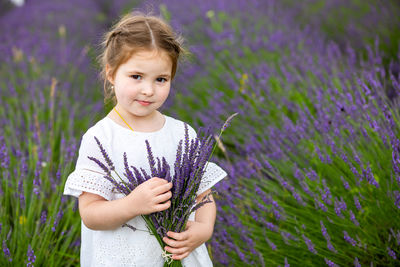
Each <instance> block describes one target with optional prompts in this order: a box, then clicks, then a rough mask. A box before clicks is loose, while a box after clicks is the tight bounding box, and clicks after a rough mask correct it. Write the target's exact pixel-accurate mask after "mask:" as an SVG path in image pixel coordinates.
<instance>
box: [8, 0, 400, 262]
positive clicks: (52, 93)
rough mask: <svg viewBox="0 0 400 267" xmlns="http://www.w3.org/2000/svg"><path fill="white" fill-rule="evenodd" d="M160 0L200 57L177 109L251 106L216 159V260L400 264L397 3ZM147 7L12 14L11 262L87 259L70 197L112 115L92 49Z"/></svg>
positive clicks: (100, 5) (185, 74) (211, 116)
mask: <svg viewBox="0 0 400 267" xmlns="http://www.w3.org/2000/svg"><path fill="white" fill-rule="evenodd" d="M149 4H150V5H151V4H152V5H153V7H154V8H155V11H156V13H157V12H158V11H159V12H160V13H161V14H163V15H164V17H165V18H166V19H168V20H170V22H171V23H172V25H173V26H174V28H177V29H178V30H179V31H181V32H182V33H183V35H184V36H185V37H186V38H187V40H188V42H187V44H189V49H190V50H191V51H192V52H193V55H194V57H193V58H192V60H191V61H190V62H187V63H185V65H183V66H182V68H181V69H180V73H178V75H177V76H176V80H175V81H174V84H173V87H174V88H173V90H171V94H172V95H171V97H170V100H169V102H168V106H167V109H166V110H165V111H166V112H167V113H170V114H171V115H175V116H177V117H179V118H181V119H182V120H184V121H188V122H190V123H191V124H192V125H194V126H196V127H197V126H199V125H209V126H211V127H213V126H215V125H217V124H218V123H219V120H221V119H222V118H224V117H226V115H227V114H230V113H232V112H236V111H239V112H240V113H241V118H240V121H239V120H238V121H236V122H234V123H233V124H232V126H231V129H232V131H230V132H228V133H227V134H225V135H224V138H223V139H220V140H219V142H218V146H219V148H220V149H219V150H217V151H216V154H215V156H216V157H215V161H216V162H217V163H218V164H219V165H221V166H222V167H223V168H224V169H226V170H228V172H229V176H230V177H229V179H227V180H226V181H223V182H221V183H219V184H217V187H216V189H217V190H218V191H219V192H220V194H219V196H216V198H215V199H216V201H217V202H218V203H217V207H218V216H217V222H216V227H215V231H214V236H213V239H212V241H211V242H210V244H208V246H209V251H210V253H211V255H212V259H213V262H214V264H215V265H216V266H226V265H240V266H246V265H259V266H263V265H267V266H269V265H274V266H276V265H282V266H283V265H285V266H287V265H289V264H290V265H292V266H296V265H299V266H304V265H316V266H319V265H328V266H335V265H354V266H360V265H369V266H370V265H371V262H372V264H374V265H389V266H390V265H392V266H395V265H398V259H399V253H400V251H399V246H400V244H399V238H400V234H399V230H400V227H399V225H398V223H397V222H398V221H399V211H398V204H399V198H400V190H399V185H398V176H399V175H398V160H399V157H398V153H399V149H398V144H399V142H398V138H397V136H398V128H399V114H398V110H399V103H398V94H399V91H398V90H399V70H400V67H399V66H400V65H399V63H400V62H399V61H400V59H399V56H398V54H399V52H398V40H399V38H398V36H399V35H398V25H399V16H398V15H397V14H398V12H399V5H398V3H397V2H396V1H384V2H374V1H369V0H367V1H362V2H361V1H356V0H354V1H353V0H351V1H341V0H323V1H301V2H299V1H273V0H266V1H259V0H251V1H224V0H223V1H217V2H216V1H201V2H200V1H196V2H193V1H191V2H182V1H180V2H177V1H174V0H166V1H163V2H162V3H160V2H159V1H144V2H143V3H142V4H141V8H142V9H144V10H147V9H148V8H147V6H149ZM194 5H195V6H196V8H193V6H194ZM135 6H136V3H133V2H130V1H122V0H121V1H112V2H110V1H96V2H94V1H83V2H82V1H80V2H79V3H78V2H77V3H75V2H73V3H72V4H70V3H68V4H66V3H62V2H60V1H45V0H37V1H33V2H32V1H26V4H25V5H24V6H22V7H21V8H13V9H11V10H9V11H7V12H6V13H3V14H2V16H1V17H0V21H1V23H0V30H1V32H2V34H1V37H0V39H1V42H0V56H1V58H2V63H0V77H1V79H0V88H1V90H0V136H1V137H0V160H1V161H0V172H1V182H0V185H1V187H0V188H1V190H0V201H1V209H0V237H1V246H2V252H1V253H0V254H1V256H0V265H1V266H15V265H25V264H26V265H28V264H32V265H34V264H36V265H38V266H39V265H55V266H71V265H72V266H74V265H76V264H77V263H78V262H79V249H78V248H79V232H80V231H79V214H78V213H77V212H76V206H75V203H74V202H73V201H71V200H70V199H69V200H68V201H65V200H66V199H64V198H61V194H62V188H63V185H64V182H65V178H66V174H68V173H70V171H71V170H72V168H73V162H74V160H75V159H76V153H77V151H76V146H77V144H78V142H79V137H80V136H81V134H82V132H83V131H85V130H86V129H87V128H88V127H89V126H90V125H92V124H93V122H95V121H96V120H97V119H99V118H101V117H102V116H103V115H104V111H102V109H103V104H102V96H101V93H100V92H101V90H102V89H101V88H102V87H101V86H102V85H101V84H100V83H99V82H98V81H97V80H96V76H95V73H96V72H95V70H94V69H93V64H92V62H91V58H94V57H93V55H94V54H96V53H95V49H94V48H95V47H94V45H93V43H88V42H95V43H97V38H98V37H99V36H98V33H100V32H102V31H103V29H105V27H107V26H108V25H109V24H110V22H111V21H110V19H114V18H115V17H116V16H117V15H118V14H120V11H121V9H125V8H128V9H130V8H132V7H135ZM125 10H126V9H125ZM187 10H193V12H187ZM71 14H73V15H71ZM377 36H379V37H380V38H379V39H377V38H376V37H377ZM332 40H334V41H335V42H332ZM366 44H367V45H366ZM382 51H383V52H384V53H382ZM53 78H54V79H53ZM106 112H107V110H106ZM324 210H326V211H324ZM353 245H355V246H353Z"/></svg>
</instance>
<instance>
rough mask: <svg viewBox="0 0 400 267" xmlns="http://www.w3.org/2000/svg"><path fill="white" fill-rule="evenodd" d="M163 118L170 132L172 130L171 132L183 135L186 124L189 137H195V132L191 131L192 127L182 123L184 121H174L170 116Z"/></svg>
mask: <svg viewBox="0 0 400 267" xmlns="http://www.w3.org/2000/svg"><path fill="white" fill-rule="evenodd" d="M164 116H165V117H166V120H168V123H169V128H170V130H172V131H173V132H175V133H178V132H182V133H184V131H185V124H186V125H187V126H188V130H189V136H191V137H192V136H196V131H195V130H194V129H193V127H192V126H191V125H190V124H189V123H187V122H184V121H182V120H179V119H176V118H173V117H170V116H166V115H164ZM166 123H167V122H166Z"/></svg>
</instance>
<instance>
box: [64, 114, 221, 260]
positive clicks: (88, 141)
mask: <svg viewBox="0 0 400 267" xmlns="http://www.w3.org/2000/svg"><path fill="white" fill-rule="evenodd" d="M164 116H165V115H164ZM94 136H96V137H97V138H98V139H99V140H100V142H101V143H102V145H103V147H104V148H105V150H106V151H107V153H108V154H109V156H110V158H111V159H112V160H113V162H114V165H115V169H116V171H117V173H119V174H120V175H122V174H123V173H124V164H123V153H124V152H126V153H127V157H128V162H129V164H130V165H133V166H135V167H141V168H143V169H145V170H146V172H147V173H150V169H149V166H148V160H147V150H146V145H145V140H148V141H149V143H150V145H151V148H152V151H153V155H154V156H155V157H162V156H164V157H165V159H166V160H167V162H168V164H170V166H173V164H174V162H175V157H176V149H177V146H178V143H179V140H181V139H183V137H184V124H183V122H182V121H179V120H177V119H174V118H172V117H169V116H165V123H164V126H163V128H161V129H160V130H158V131H156V132H149V133H145V132H132V131H131V130H130V129H127V128H124V127H122V126H121V125H119V124H117V123H115V122H114V121H113V120H111V119H110V118H108V117H104V118H103V119H102V120H100V121H98V122H97V123H96V124H95V125H94V126H93V127H91V128H90V129H89V130H88V131H87V132H86V133H85V134H84V135H83V137H82V141H81V146H80V148H79V155H78V160H77V163H76V167H75V170H74V171H73V172H72V173H71V174H70V175H69V176H68V178H67V181H66V184H65V188H64V194H65V195H71V196H74V197H79V196H80V195H81V194H82V192H83V191H85V192H89V193H94V194H97V195H100V196H102V197H104V198H105V199H107V200H115V199H118V198H122V197H123V195H122V194H120V193H118V192H113V190H112V188H113V186H112V184H111V183H110V182H109V181H108V180H107V179H105V178H104V177H103V176H104V175H103V171H102V170H101V169H100V168H99V167H98V166H97V164H95V163H94V162H93V161H91V160H89V159H88V158H87V157H88V156H93V157H96V158H98V159H100V160H102V161H104V159H103V157H102V155H101V153H100V150H99V148H98V146H97V143H96V141H95V139H94ZM189 136H190V138H194V137H195V136H196V132H195V131H194V130H193V129H192V128H191V127H189ZM226 175H227V174H226V172H225V171H224V170H223V169H221V168H220V167H219V166H217V165H216V164H214V163H212V162H209V164H208V166H207V169H206V172H205V174H204V177H203V179H202V181H201V184H200V187H199V190H198V192H197V194H198V195H199V194H201V193H203V192H205V191H206V190H207V189H210V188H211V187H212V186H213V185H215V184H216V183H217V182H218V181H220V180H221V179H223V178H224V177H226ZM194 215H195V214H194V213H192V214H191V215H190V218H189V220H194ZM127 223H128V224H129V225H132V226H133V227H135V228H136V229H137V230H136V231H133V230H132V229H130V228H128V227H119V228H117V229H115V230H105V231H103V230H102V231H95V230H91V229H89V228H87V227H86V226H85V225H84V223H83V222H82V223H81V225H82V230H81V231H82V233H81V255H80V257H81V266H82V267H88V266H113V267H115V266H163V264H164V260H163V258H162V249H161V246H160V245H159V244H158V242H157V240H156V238H155V237H154V236H152V235H150V233H149V232H148V230H147V227H146V224H145V221H144V220H143V219H142V217H141V216H137V217H135V218H133V219H131V220H130V221H129V222H127ZM182 264H183V266H188V267H196V266H202V267H204V266H212V262H211V260H210V257H209V255H208V252H207V249H206V246H205V244H202V245H201V246H199V247H198V248H196V249H195V250H193V251H192V252H191V253H190V254H189V256H188V257H186V258H185V259H183V260H182Z"/></svg>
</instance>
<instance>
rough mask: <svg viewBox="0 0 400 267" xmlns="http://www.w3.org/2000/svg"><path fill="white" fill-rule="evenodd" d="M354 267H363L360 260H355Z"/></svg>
mask: <svg viewBox="0 0 400 267" xmlns="http://www.w3.org/2000/svg"><path fill="white" fill-rule="evenodd" d="M354 267H361V264H360V262H359V261H358V258H357V257H355V258H354Z"/></svg>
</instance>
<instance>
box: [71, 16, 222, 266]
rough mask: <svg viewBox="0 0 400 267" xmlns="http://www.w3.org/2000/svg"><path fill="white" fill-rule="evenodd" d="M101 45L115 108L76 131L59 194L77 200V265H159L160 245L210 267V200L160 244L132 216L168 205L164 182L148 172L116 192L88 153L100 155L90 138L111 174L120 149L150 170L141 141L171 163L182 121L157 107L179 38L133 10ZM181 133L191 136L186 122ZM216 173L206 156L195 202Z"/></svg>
mask: <svg viewBox="0 0 400 267" xmlns="http://www.w3.org/2000/svg"><path fill="white" fill-rule="evenodd" d="M103 48H104V50H103V53H102V55H101V57H100V58H101V64H102V67H103V75H104V86H105V92H106V97H110V96H112V97H113V99H114V101H115V102H114V103H115V106H114V108H113V109H112V110H111V111H110V113H108V114H107V116H106V117H104V118H103V119H101V120H100V121H98V122H97V123H96V124H95V125H94V126H92V127H91V128H89V129H88V130H87V132H86V133H85V134H84V135H83V137H82V140H81V146H80V149H79V155H78V160H77V163H76V168H75V170H74V172H72V173H71V174H70V175H69V176H68V179H67V181H66V184H65V189H64V194H66V195H72V196H75V197H78V198H79V212H80V215H81V218H82V235H81V238H82V240H81V266H83V267H86V266H96V267H97V266H113V267H114V266H163V263H164V258H163V251H164V249H165V250H166V251H168V252H170V253H171V254H173V259H177V260H182V263H183V265H184V266H190V267H192V266H202V267H204V266H212V263H211V260H210V257H209V255H208V252H207V249H206V246H205V244H204V243H205V242H206V241H207V240H209V239H210V237H211V236H212V233H213V228H214V223H215V217H216V206H215V202H212V203H209V204H206V205H204V206H202V207H201V208H200V209H198V210H197V211H196V212H195V213H192V214H191V216H190V218H189V221H188V223H187V228H186V230H185V231H184V232H181V233H174V232H168V233H167V236H166V237H164V238H163V240H164V241H165V243H166V244H167V246H166V247H165V248H161V247H160V245H159V243H158V242H157V240H156V238H155V237H154V236H153V235H151V234H150V232H149V231H148V229H147V227H146V225H145V222H144V220H143V219H142V217H141V216H140V215H142V214H150V213H153V212H157V211H162V210H165V209H168V208H169V206H170V200H169V199H170V198H171V191H170V189H171V187H172V183H168V182H167V181H166V180H164V179H161V178H158V177H153V178H151V179H150V180H148V181H146V182H144V183H143V184H141V185H139V186H138V187H137V188H136V189H134V190H133V191H132V192H131V193H130V194H129V195H127V196H124V195H122V194H120V193H116V192H114V191H113V190H112V189H113V185H112V184H111V183H110V182H109V181H108V180H107V179H105V178H104V173H103V172H102V169H101V168H99V167H98V166H97V164H95V163H94V162H93V161H91V160H89V159H88V156H91V157H96V158H98V159H102V155H101V152H100V150H99V148H98V146H97V143H96V141H95V139H94V137H97V138H98V139H99V141H100V142H101V143H102V145H103V147H104V148H105V150H106V152H107V153H108V155H109V156H110V158H111V159H112V160H113V162H114V165H115V171H116V172H117V173H120V174H122V173H124V164H123V153H124V152H126V153H127V158H128V161H129V164H130V165H133V166H135V167H137V168H143V169H145V170H146V171H147V173H150V168H149V166H148V160H147V150H146V145H145V140H148V141H149V143H150V145H151V147H152V149H153V154H154V156H156V157H160V158H161V157H165V158H166V160H167V161H168V163H169V164H170V166H173V164H174V162H175V156H176V150H177V146H178V143H179V140H181V139H183V138H184V123H183V122H182V121H180V120H177V119H174V118H172V117H169V116H166V115H164V114H162V113H160V112H159V111H158V109H159V108H160V107H161V106H162V105H163V103H164V102H165V100H166V99H167V97H168V94H169V91H170V86H171V81H172V79H173V78H174V75H175V72H176V68H177V63H178V58H179V55H180V54H182V52H183V51H184V50H183V48H182V46H181V41H180V39H179V38H177V37H176V35H175V33H174V32H173V31H172V29H171V28H170V26H169V25H167V24H166V23H165V22H164V21H163V20H162V19H160V18H158V17H155V16H149V15H144V14H141V13H134V14H130V15H126V16H125V17H123V18H122V19H121V20H120V21H119V22H118V23H117V24H116V25H114V27H113V28H112V29H111V31H110V32H108V33H106V34H105V38H104V42H103ZM189 135H190V138H195V137H196V132H195V131H194V130H193V128H191V127H189ZM172 169H173V168H172ZM224 177H226V172H225V171H224V170H222V169H221V168H220V167H218V166H217V165H216V164H214V163H212V162H210V163H209V164H208V167H207V169H206V171H205V174H204V176H203V178H202V181H201V184H200V187H199V190H198V192H197V200H199V199H201V198H202V197H203V196H204V195H205V194H207V193H209V192H210V188H211V187H212V186H213V185H214V184H215V183H217V182H218V181H220V180H221V179H223V178H224ZM126 225H129V226H133V227H134V228H136V229H137V230H135V231H134V230H133V229H132V228H131V227H125V226H126Z"/></svg>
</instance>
